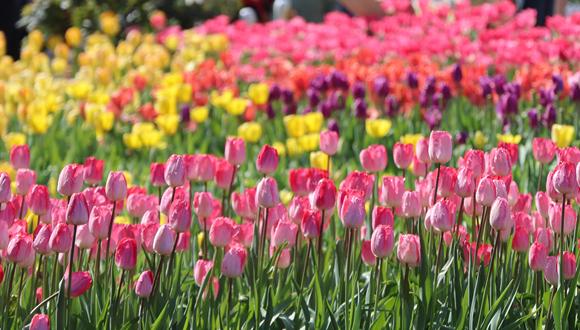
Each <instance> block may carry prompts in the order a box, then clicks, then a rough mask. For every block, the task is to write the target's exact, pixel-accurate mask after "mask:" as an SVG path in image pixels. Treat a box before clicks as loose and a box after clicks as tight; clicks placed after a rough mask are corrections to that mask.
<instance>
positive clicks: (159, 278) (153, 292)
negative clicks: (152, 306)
mask: <svg viewBox="0 0 580 330" xmlns="http://www.w3.org/2000/svg"><path fill="white" fill-rule="evenodd" d="M163 261H164V258H163V255H161V256H160V258H159V265H157V271H156V272H155V277H154V278H153V289H152V290H151V296H152V297H155V289H156V288H157V286H158V282H159V281H160V280H161V277H160V274H161V270H162V269H163V268H162V267H163Z"/></svg>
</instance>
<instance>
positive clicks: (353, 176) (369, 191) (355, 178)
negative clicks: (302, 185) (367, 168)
mask: <svg viewBox="0 0 580 330" xmlns="http://www.w3.org/2000/svg"><path fill="white" fill-rule="evenodd" d="M319 182H320V181H319ZM374 185H375V176H374V175H372V174H369V173H367V172H361V171H352V172H350V173H348V175H347V176H346V178H344V180H343V181H342V182H341V183H340V186H339V189H340V190H359V191H361V192H362V193H363V194H364V199H365V200H366V201H368V200H370V199H371V197H372V196H373V188H374Z"/></svg>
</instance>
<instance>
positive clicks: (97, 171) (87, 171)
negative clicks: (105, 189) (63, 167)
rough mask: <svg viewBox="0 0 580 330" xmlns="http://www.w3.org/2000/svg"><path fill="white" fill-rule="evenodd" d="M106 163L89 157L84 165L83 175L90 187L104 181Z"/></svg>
mask: <svg viewBox="0 0 580 330" xmlns="http://www.w3.org/2000/svg"><path fill="white" fill-rule="evenodd" d="M104 166H105V161H104V160H101V159H96V158H95V157H87V158H86V159H85V163H84V164H83V172H84V173H83V175H84V177H85V182H86V183H88V184H90V185H96V184H98V183H100V182H101V181H102V180H103V168H104Z"/></svg>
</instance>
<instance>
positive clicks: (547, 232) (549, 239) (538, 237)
mask: <svg viewBox="0 0 580 330" xmlns="http://www.w3.org/2000/svg"><path fill="white" fill-rule="evenodd" d="M534 240H535V241H536V242H539V243H542V244H544V246H546V248H547V249H548V251H551V250H552V249H553V248H554V232H553V231H552V230H551V229H549V228H536V231H535V232H534Z"/></svg>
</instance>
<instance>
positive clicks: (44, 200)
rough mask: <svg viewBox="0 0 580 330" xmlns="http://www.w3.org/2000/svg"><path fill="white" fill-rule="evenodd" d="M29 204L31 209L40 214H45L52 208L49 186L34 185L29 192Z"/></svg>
mask: <svg viewBox="0 0 580 330" xmlns="http://www.w3.org/2000/svg"><path fill="white" fill-rule="evenodd" d="M28 205H29V207H30V210H31V211H32V212H33V213H34V214H36V215H39V216H43V215H45V214H47V213H48V211H49V210H50V196H49V194H48V188H47V187H46V186H42V185H38V184H37V185H34V186H33V187H32V189H31V190H30V192H29V193H28Z"/></svg>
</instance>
